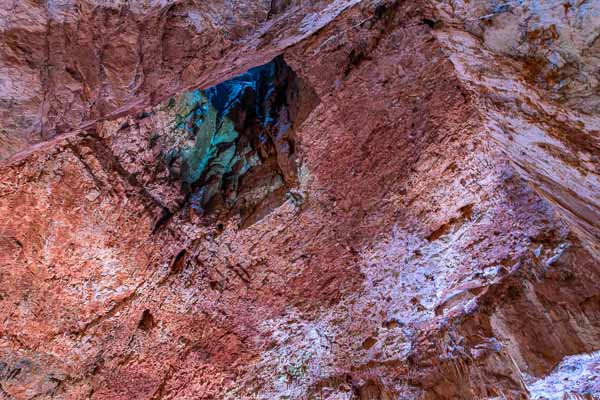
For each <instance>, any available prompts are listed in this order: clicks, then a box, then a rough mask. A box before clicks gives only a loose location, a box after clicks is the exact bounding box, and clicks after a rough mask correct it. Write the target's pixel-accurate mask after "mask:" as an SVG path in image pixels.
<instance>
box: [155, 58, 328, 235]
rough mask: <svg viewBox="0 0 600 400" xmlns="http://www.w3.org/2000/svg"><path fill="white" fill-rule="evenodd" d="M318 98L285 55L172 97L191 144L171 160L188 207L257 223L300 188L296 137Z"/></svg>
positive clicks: (179, 128) (177, 121)
mask: <svg viewBox="0 0 600 400" xmlns="http://www.w3.org/2000/svg"><path fill="white" fill-rule="evenodd" d="M318 102H319V99H318V97H317V95H316V94H315V92H314V91H313V90H312V89H311V88H310V87H309V86H308V85H307V84H306V83H305V82H304V81H302V79H301V78H300V77H299V76H298V75H297V74H296V73H295V72H294V71H293V70H292V69H291V68H290V67H289V66H288V65H287V64H286V63H285V61H284V59H283V57H282V56H279V57H276V58H275V59H273V60H272V61H270V62H268V63H267V64H264V65H261V66H258V67H255V68H252V69H250V70H248V71H246V72H245V73H243V74H241V75H239V76H236V77H234V78H232V79H229V80H227V81H224V82H222V83H219V84H217V85H215V86H213V87H210V88H208V89H204V90H201V89H196V90H192V91H189V92H186V93H183V94H181V95H179V96H176V97H174V98H171V99H170V100H169V102H168V107H169V108H170V109H171V110H172V111H173V113H174V128H173V129H174V130H175V131H176V132H177V133H178V134H179V135H181V136H182V137H184V138H185V139H186V140H183V141H181V142H180V143H177V145H175V146H173V147H172V148H170V149H169V150H168V151H166V152H165V154H164V161H165V162H166V164H167V166H168V169H169V173H170V175H171V177H172V178H173V179H177V180H179V181H181V189H182V191H183V192H184V193H185V206H186V207H189V209H190V210H192V211H193V212H194V213H195V214H197V215H200V216H203V217H205V218H207V217H209V216H211V217H220V216H229V215H232V213H234V212H235V213H239V215H240V217H241V220H242V224H243V225H246V226H247V225H250V224H252V223H253V222H255V221H257V220H259V219H260V218H262V216H264V215H265V214H266V213H268V212H269V211H270V210H271V209H273V208H274V207H276V206H278V205H279V204H281V203H282V202H283V201H284V200H285V195H286V193H288V192H289V191H290V189H292V188H293V187H295V186H296V185H297V183H298V173H297V171H298V141H297V136H296V132H297V130H298V128H299V127H300V125H301V124H302V122H303V121H304V120H305V119H306V117H307V116H308V114H309V113H310V112H311V111H312V110H313V109H314V108H315V107H316V105H317V104H318Z"/></svg>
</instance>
